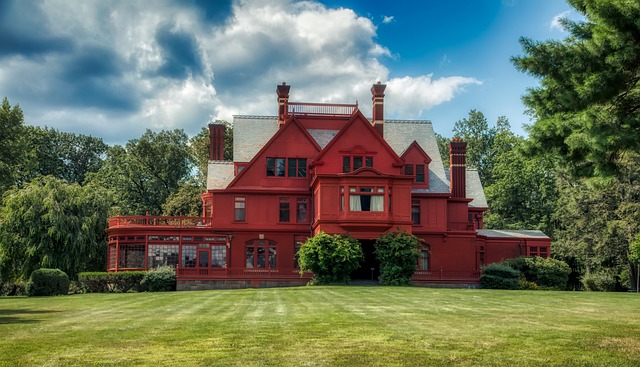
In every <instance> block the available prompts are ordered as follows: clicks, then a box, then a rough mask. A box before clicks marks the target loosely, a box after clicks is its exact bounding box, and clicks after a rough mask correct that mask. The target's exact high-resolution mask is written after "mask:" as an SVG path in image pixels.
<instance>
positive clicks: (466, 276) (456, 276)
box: [413, 268, 481, 282]
mask: <svg viewBox="0 0 640 367" xmlns="http://www.w3.org/2000/svg"><path fill="white" fill-rule="evenodd" d="M480 274H481V271H480V270H474V271H467V270H448V269H445V268H439V269H433V270H428V271H427V270H418V271H416V272H415V273H414V274H413V279H414V280H417V281H421V280H423V281H473V282H477V281H479V280H480Z"/></svg>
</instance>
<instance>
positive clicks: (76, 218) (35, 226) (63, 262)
mask: <svg viewBox="0 0 640 367" xmlns="http://www.w3.org/2000/svg"><path fill="white" fill-rule="evenodd" d="M2 204H3V205H2V207H0V271H1V273H2V276H3V278H5V279H20V278H21V279H26V278H27V277H28V276H29V275H30V274H31V272H32V271H33V270H35V269H38V268H57V269H61V270H63V271H64V272H65V273H67V274H69V276H71V277H72V278H73V277H75V276H76V274H77V273H78V272H80V271H86V270H98V269H100V270H102V269H104V268H105V265H106V232H105V229H106V226H107V212H108V206H109V203H108V202H107V200H106V199H105V195H103V192H102V191H101V190H99V189H96V188H95V187H82V186H80V185H78V184H75V183H72V184H68V183H66V182H65V181H63V180H60V179H57V178H54V177H51V176H45V177H41V178H37V179H35V180H33V181H32V182H30V183H29V184H27V185H25V186H24V187H23V188H21V189H18V188H15V189H11V190H9V191H7V192H6V193H5V195H4V197H3V202H2Z"/></svg>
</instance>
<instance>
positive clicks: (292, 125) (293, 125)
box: [227, 116, 321, 188]
mask: <svg viewBox="0 0 640 367" xmlns="http://www.w3.org/2000/svg"><path fill="white" fill-rule="evenodd" d="M290 129H297V130H298V132H299V133H300V134H302V136H304V137H305V138H306V139H307V140H308V141H309V144H310V145H311V146H312V147H313V148H314V149H315V150H316V152H319V151H320V150H321V148H320V146H319V145H318V143H316V141H315V140H314V139H313V137H312V136H311V135H309V133H308V132H307V130H306V129H305V128H304V127H303V126H302V124H301V123H300V121H298V119H296V117H295V116H292V117H290V118H289V120H288V121H287V122H286V123H285V124H284V125H283V126H282V127H281V128H280V129H278V131H277V132H276V133H275V135H273V136H272V137H271V139H269V141H268V142H267V143H266V144H265V145H264V146H263V147H262V148H261V149H260V150H259V151H258V153H257V154H255V155H254V156H253V158H252V159H251V160H250V161H249V163H248V164H247V165H246V167H245V169H244V170H242V172H240V173H239V174H238V175H237V176H236V177H235V178H234V179H233V181H231V182H230V183H229V185H228V186H227V188H231V187H234V186H235V185H236V184H237V183H238V182H239V181H240V180H242V178H243V177H244V176H245V175H247V174H248V173H247V172H249V171H250V170H251V167H252V166H254V164H255V162H256V161H258V160H259V159H261V157H262V156H263V155H264V153H265V152H266V151H267V150H268V149H269V148H270V147H271V145H273V144H275V143H276V142H277V141H278V140H279V139H280V137H281V136H282V135H283V134H285V133H287V132H288V131H289V130H290Z"/></svg>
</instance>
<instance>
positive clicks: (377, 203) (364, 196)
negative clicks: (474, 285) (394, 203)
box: [349, 186, 385, 212]
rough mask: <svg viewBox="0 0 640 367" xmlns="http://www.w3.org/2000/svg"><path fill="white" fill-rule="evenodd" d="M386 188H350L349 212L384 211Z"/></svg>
mask: <svg viewBox="0 0 640 367" xmlns="http://www.w3.org/2000/svg"><path fill="white" fill-rule="evenodd" d="M384 194H385V189H384V187H367V186H350V187H349V210H350V211H352V212H382V211H384Z"/></svg>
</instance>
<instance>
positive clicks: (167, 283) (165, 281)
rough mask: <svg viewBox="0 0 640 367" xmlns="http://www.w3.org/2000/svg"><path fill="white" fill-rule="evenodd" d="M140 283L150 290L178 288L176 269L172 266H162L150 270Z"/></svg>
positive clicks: (163, 290) (162, 290)
mask: <svg viewBox="0 0 640 367" xmlns="http://www.w3.org/2000/svg"><path fill="white" fill-rule="evenodd" d="M140 284H141V285H142V286H143V287H144V288H145V289H146V290H148V291H149V292H168V291H175V290H176V271H175V269H174V268H172V267H171V266H160V267H158V268H155V269H153V270H149V271H148V272H147V273H146V274H145V276H144V278H143V279H142V282H140Z"/></svg>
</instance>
